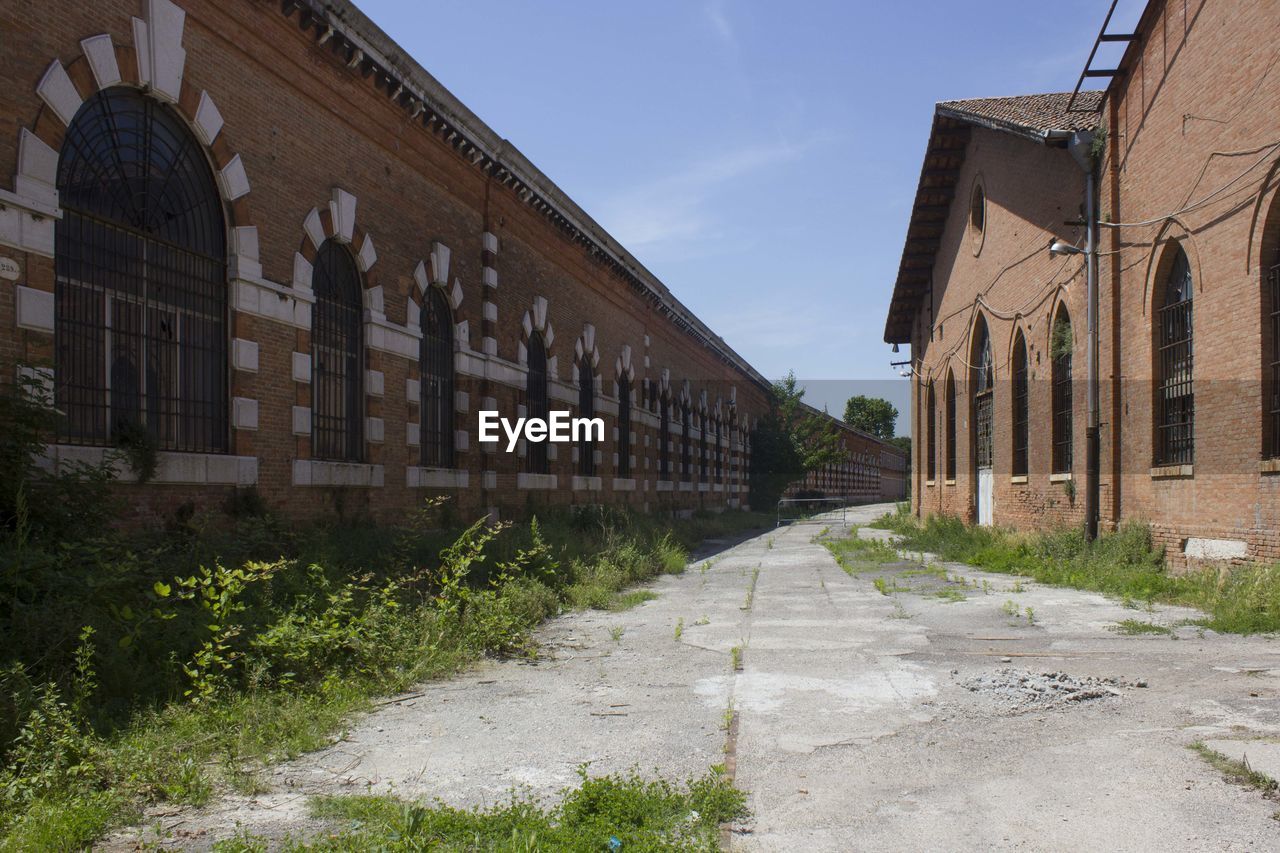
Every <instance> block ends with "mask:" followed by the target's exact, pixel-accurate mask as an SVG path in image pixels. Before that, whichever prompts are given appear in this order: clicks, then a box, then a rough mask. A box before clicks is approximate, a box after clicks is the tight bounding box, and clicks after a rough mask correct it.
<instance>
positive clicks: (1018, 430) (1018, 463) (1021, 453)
mask: <svg viewBox="0 0 1280 853" xmlns="http://www.w3.org/2000/svg"><path fill="white" fill-rule="evenodd" d="M1012 420H1013V466H1012V468H1011V470H1012V472H1013V476H1015V477H1025V476H1026V475H1027V437H1028V433H1027V429H1028V425H1029V424H1030V421H1031V409H1030V383H1029V382H1028V373H1027V341H1026V338H1024V337H1023V336H1022V332H1021V331H1019V332H1018V333H1017V337H1015V338H1014V340H1013V418H1012Z"/></svg>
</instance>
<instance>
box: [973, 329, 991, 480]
mask: <svg viewBox="0 0 1280 853" xmlns="http://www.w3.org/2000/svg"><path fill="white" fill-rule="evenodd" d="M973 389H974V393H973V423H974V430H973V438H974V457H975V460H976V462H977V464H978V467H979V468H990V467H991V462H992V458H993V457H994V456H995V453H994V452H993V444H994V442H993V437H992V432H991V421H992V408H993V402H994V396H995V368H994V366H993V364H992V362H991V338H990V336H989V335H988V334H987V327H986V326H985V325H983V326H982V329H981V336H980V337H979V339H978V354H977V360H976V361H975V362H974V366H973Z"/></svg>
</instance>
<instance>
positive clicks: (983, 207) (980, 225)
mask: <svg viewBox="0 0 1280 853" xmlns="http://www.w3.org/2000/svg"><path fill="white" fill-rule="evenodd" d="M986 225H987V194H986V191H985V190H983V188H982V182H981V181H975V182H974V184H973V192H972V193H971V194H970V196H969V236H970V239H971V240H972V241H973V253H974V254H975V255H976V254H978V252H980V251H982V238H983V232H984V230H985V229H986Z"/></svg>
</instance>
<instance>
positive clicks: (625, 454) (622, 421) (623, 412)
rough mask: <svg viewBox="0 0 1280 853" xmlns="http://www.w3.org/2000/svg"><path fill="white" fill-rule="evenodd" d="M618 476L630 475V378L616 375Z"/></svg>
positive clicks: (626, 476) (623, 477)
mask: <svg viewBox="0 0 1280 853" xmlns="http://www.w3.org/2000/svg"><path fill="white" fill-rule="evenodd" d="M618 476H619V477H620V478H622V479H624V480H625V479H628V478H630V477H631V380H630V379H628V378H627V377H626V376H619V377H618Z"/></svg>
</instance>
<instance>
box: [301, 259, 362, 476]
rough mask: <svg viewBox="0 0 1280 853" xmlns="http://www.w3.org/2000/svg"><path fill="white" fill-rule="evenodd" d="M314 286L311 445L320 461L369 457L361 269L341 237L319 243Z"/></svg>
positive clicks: (313, 278)
mask: <svg viewBox="0 0 1280 853" xmlns="http://www.w3.org/2000/svg"><path fill="white" fill-rule="evenodd" d="M314 269H315V271H314V273H313V275H312V279H311V281H312V287H313V289H314V291H315V295H316V304H315V307H314V308H313V309H312V312H311V364H312V376H311V395H312V399H311V446H312V455H313V456H314V457H315V458H317V459H334V460H338V461H342V462H359V461H361V459H362V458H363V457H364V387H363V386H364V340H363V338H364V329H363V326H362V323H361V319H362V314H363V312H364V303H363V300H362V299H361V289H362V288H361V286H360V271H359V270H358V269H357V268H356V259H355V257H354V256H352V254H351V251H350V250H349V249H348V248H347V247H346V246H344V245H343V244H341V243H339V242H338V241H337V240H333V239H329V240H325V241H324V242H323V243H321V244H320V249H319V251H317V252H316V262H315V268H314Z"/></svg>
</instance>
